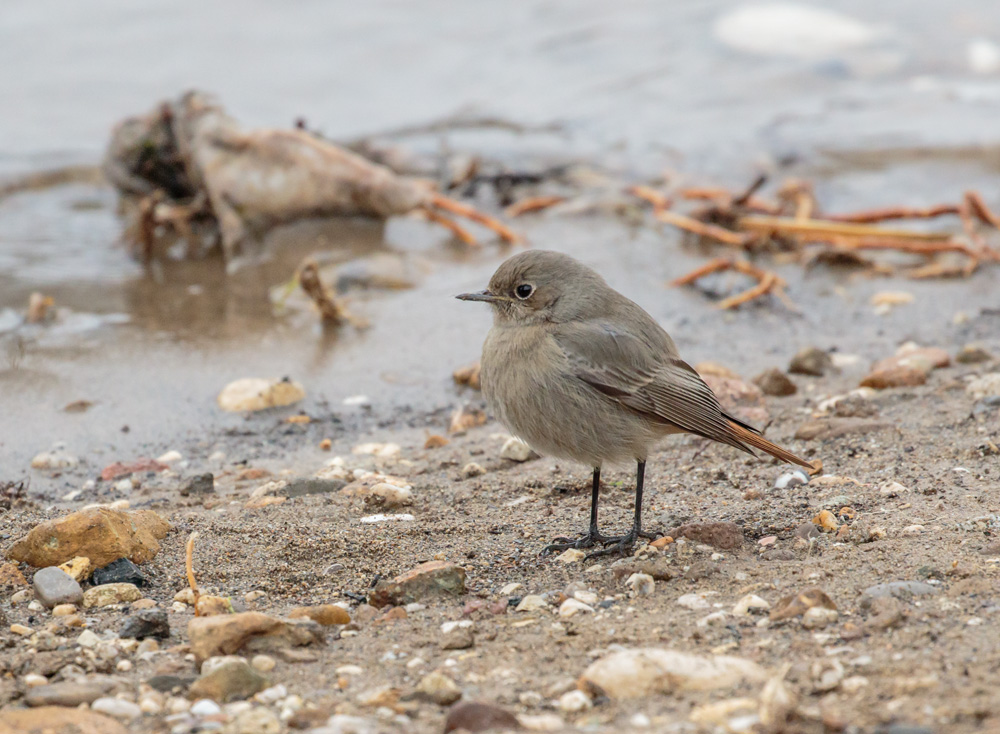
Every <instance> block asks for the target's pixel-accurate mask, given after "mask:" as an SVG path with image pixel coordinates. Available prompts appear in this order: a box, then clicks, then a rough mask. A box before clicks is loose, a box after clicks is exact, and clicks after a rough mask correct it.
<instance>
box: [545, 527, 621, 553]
mask: <svg viewBox="0 0 1000 734" xmlns="http://www.w3.org/2000/svg"><path fill="white" fill-rule="evenodd" d="M613 540H617V538H609V537H608V536H606V535H602V534H601V533H599V532H595V531H593V530H590V531H588V532H586V533H584V534H583V535H581V536H580V537H579V538H577V539H576V540H570V539H569V538H566V537H561V538H553V540H552V543H550V544H549V545H547V546H545V548H543V549H542V553H562V552H563V551H564V550H568V549H570V548H593V547H594V546H595V545H598V544H599V543H608V542H610V541H613Z"/></svg>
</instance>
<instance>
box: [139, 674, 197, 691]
mask: <svg viewBox="0 0 1000 734" xmlns="http://www.w3.org/2000/svg"><path fill="white" fill-rule="evenodd" d="M194 681H195V679H194V676H189V675H154V676H153V677H152V678H150V679H149V680H147V681H146V683H147V684H148V685H149V687H150V688H152V689H153V690H155V691H159V692H160V693H173V692H175V691H186V690H187V689H188V687H189V686H190V685H191V684H192V683H194Z"/></svg>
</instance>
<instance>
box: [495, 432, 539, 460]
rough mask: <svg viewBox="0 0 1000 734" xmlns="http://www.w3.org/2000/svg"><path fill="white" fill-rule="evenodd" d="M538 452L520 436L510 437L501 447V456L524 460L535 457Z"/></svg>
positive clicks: (502, 457)
mask: <svg viewBox="0 0 1000 734" xmlns="http://www.w3.org/2000/svg"><path fill="white" fill-rule="evenodd" d="M535 456H537V454H536V453H535V452H534V451H532V450H531V447H530V446H529V445H528V444H526V443H525V442H524V441H522V440H521V439H519V438H513V437H512V438H508V439H507V440H506V441H505V442H504V445H503V447H502V448H501V449H500V458H501V459H509V460H510V461H518V462H523V461H527V460H528V459H531V458H534V457H535Z"/></svg>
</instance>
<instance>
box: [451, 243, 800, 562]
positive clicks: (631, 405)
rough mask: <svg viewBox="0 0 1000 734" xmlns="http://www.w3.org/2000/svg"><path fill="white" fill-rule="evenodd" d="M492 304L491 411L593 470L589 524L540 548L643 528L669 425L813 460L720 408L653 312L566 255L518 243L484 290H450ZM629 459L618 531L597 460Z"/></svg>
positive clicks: (486, 390) (621, 548)
mask: <svg viewBox="0 0 1000 734" xmlns="http://www.w3.org/2000/svg"><path fill="white" fill-rule="evenodd" d="M457 297H458V298H460V299H461V300H463V301H484V302H486V303H489V304H490V306H491V307H492V309H493V328H492V329H490V332H489V334H488V335H487V337H486V342H485V344H484V345H483V357H482V370H481V374H480V380H481V383H482V389H483V394H484V395H485V396H486V400H487V402H488V403H489V405H490V408H491V409H492V410H493V412H494V414H495V415H496V417H497V419H498V420H499V421H500V422H501V423H503V424H504V425H505V426H506V427H507V428H508V429H509V430H510V431H511V432H512V433H513V434H514V435H515V436H517V437H519V438H521V439H522V440H524V441H525V442H526V443H527V444H528V445H530V446H531V447H532V448H533V449H534V450H535V451H537V452H538V453H540V454H547V455H550V456H555V457H558V458H562V459H571V460H573V461H577V462H580V463H583V464H586V465H587V466H590V467H593V470H594V475H593V488H592V493H591V505H590V528H589V530H588V531H587V533H586V534H585V535H583V536H582V537H580V538H578V539H576V540H570V539H568V538H557V539H556V540H557V541H563V542H554V543H553V544H552V545H549V546H548V547H547V548H546V550H548V551H560V550H565V549H566V548H591V547H594V546H595V545H597V544H602V545H604V546H605V547H604V548H603V549H601V550H598V551H596V552H594V553H591V554H590V555H591V556H595V555H605V554H609V553H615V552H627V551H629V550H630V549H631V548H632V547H633V546H634V545H635V542H636V540H637V539H638V538H639V537H645V538H650V537H655V536H653V535H651V534H648V533H644V532H643V531H642V485H643V474H644V472H645V468H646V457H647V456H649V452H650V450H651V449H652V448H653V446H654V445H655V444H656V442H657V441H658V440H659V439H660V438H662V437H663V436H665V435H668V434H671V433H694V434H697V435H699V436H704V437H705V438H710V439H712V440H714V441H719V442H721V443H726V444H729V445H730V446H734V447H735V448H738V449H741V450H743V451H746V452H747V453H749V454H751V455H755V454H754V452H753V449H755V448H757V449H761V450H763V451H766V452H767V453H769V454H771V455H772V456H774V457H776V458H778V459H781V460H782V461H787V462H792V463H795V464H799V465H800V466H804V467H808V468H810V469H812V465H811V464H809V463H808V462H806V461H805V460H803V459H800V458H799V457H797V456H795V455H794V454H792V453H791V452H789V451H787V450H785V449H783V448H781V447H780V446H777V445H776V444H773V443H771V442H770V441H768V440H767V439H765V438H763V437H762V436H761V435H760V433H759V431H757V429H755V428H753V427H752V426H749V425H747V424H745V423H743V422H741V421H739V420H737V419H736V418H733V417H732V416H731V415H727V414H726V412H725V411H724V410H723V409H722V406H720V405H719V400H718V398H717V397H716V396H715V394H714V393H713V392H712V389H711V388H710V387H709V386H708V385H706V384H705V381H704V380H702V379H701V377H700V376H699V375H698V373H697V372H696V371H695V370H694V369H693V368H692V367H691V366H690V365H688V364H687V363H686V362H684V361H683V360H682V359H681V358H680V355H679V354H678V352H677V347H676V346H674V342H673V340H672V339H671V338H670V336H669V335H668V334H667V332H665V331H664V330H663V329H662V328H661V327H660V325H659V324H657V323H656V321H654V320H653V317H652V316H650V315H649V314H648V313H646V312H645V311H643V310H642V309H641V308H640V307H639V306H638V305H636V304H635V303H633V302H632V301H630V300H629V299H628V298H626V297H625V296H623V295H622V294H621V293H619V292H618V291H616V290H614V289H613V288H611V287H610V286H608V284H607V283H605V282H604V279H603V278H602V277H601V276H600V275H598V274H597V273H596V272H594V271H593V270H591V269H590V268H588V267H587V266H585V265H583V264H582V263H580V262H578V261H576V260H574V259H573V258H571V257H570V256H568V255H564V254H562V253H558V252H548V251H545V250H528V251H526V252H522V253H520V254H517V255H515V256H514V257H512V258H510V259H509V260H507V261H506V262H504V263H503V264H502V265H501V266H500V267H499V268H498V269H497V271H496V272H495V273H494V274H493V277H492V278H490V284H489V288H487V289H486V290H484V291H481V292H479V293H464V294H462V295H460V296H457ZM631 461H635V462H637V470H636V481H635V519H634V521H633V523H632V529H631V530H630V531H629V532H628V533H626V534H625V535H623V536H620V537H608V536H604V535H602V534H601V532H600V531H599V530H598V527H597V504H598V496H599V494H600V484H601V466H602V465H604V464H605V463H622V462H631Z"/></svg>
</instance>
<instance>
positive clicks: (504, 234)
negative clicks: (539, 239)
mask: <svg viewBox="0 0 1000 734" xmlns="http://www.w3.org/2000/svg"><path fill="white" fill-rule="evenodd" d="M430 203H431V204H432V205H434V206H436V207H437V208H439V209H444V210H445V211H446V212H451V213H452V214H456V215H458V216H460V217H465V218H466V219H470V220H472V221H473V222H476V223H477V224H481V225H483V226H484V227H486V228H487V229H491V230H493V231H494V232H496V233H497V234H498V235H499V236H500V239H502V240H503V241H504V242H509V243H510V244H517V243H518V242H521V237H520V236H518V235H517V234H515V233H514V232H513V231H511V230H510V229H508V228H507V226H506V225H504V224H503V223H502V222H500V221H499V220H498V219H495V218H493V217H491V216H489V215H487V214H483V213H482V212H479V211H476V210H475V209H473V208H472V207H471V206H468V205H466V204H463V203H462V202H460V201H455V200H454V199H449V198H448V197H447V196H442V195H441V194H437V193H432V194H431V195H430Z"/></svg>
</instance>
